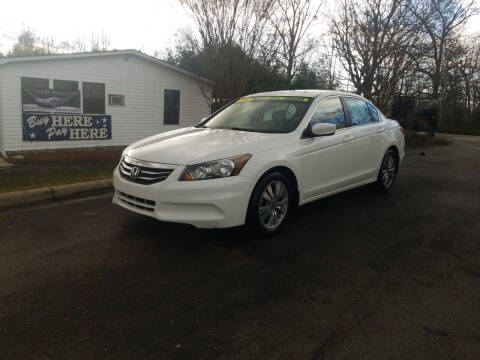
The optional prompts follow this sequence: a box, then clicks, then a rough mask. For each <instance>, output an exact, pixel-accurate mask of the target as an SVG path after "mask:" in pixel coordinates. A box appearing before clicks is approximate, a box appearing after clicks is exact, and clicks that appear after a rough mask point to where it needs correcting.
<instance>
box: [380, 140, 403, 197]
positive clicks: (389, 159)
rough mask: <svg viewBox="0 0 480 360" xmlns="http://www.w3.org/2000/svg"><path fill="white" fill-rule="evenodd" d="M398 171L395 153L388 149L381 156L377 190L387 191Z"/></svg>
mask: <svg viewBox="0 0 480 360" xmlns="http://www.w3.org/2000/svg"><path fill="white" fill-rule="evenodd" d="M397 171H398V161H397V156H396V154H395V152H394V151H393V150H392V149H388V150H387V152H386V153H385V155H384V156H383V159H382V163H381V165H380V170H379V171H378V176H377V188H378V189H379V190H381V191H388V190H390V189H391V188H392V186H393V184H394V183H395V178H396V176H397Z"/></svg>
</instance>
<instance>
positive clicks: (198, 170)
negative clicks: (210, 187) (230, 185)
mask: <svg viewBox="0 0 480 360" xmlns="http://www.w3.org/2000/svg"><path fill="white" fill-rule="evenodd" d="M251 157H252V155H250V154H243V155H239V156H234V157H231V158H227V159H221V160H215V161H209V162H205V163H201V164H195V165H188V166H187V167H186V168H185V170H184V171H183V173H182V175H181V176H180V179H179V180H180V181H191V180H206V179H215V178H223V177H228V176H235V175H238V174H239V173H240V171H241V170H242V168H243V167H244V166H245V164H246V163H247V161H248V160H249V159H250V158H251Z"/></svg>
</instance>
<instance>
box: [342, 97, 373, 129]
mask: <svg viewBox="0 0 480 360" xmlns="http://www.w3.org/2000/svg"><path fill="white" fill-rule="evenodd" d="M344 100H345V105H346V106H347V109H348V112H349V113H350V120H351V121H352V126H359V125H367V124H370V123H372V122H373V120H372V116H371V115H370V110H369V108H368V104H367V103H366V102H365V101H362V100H360V99H356V98H352V97H346V98H344Z"/></svg>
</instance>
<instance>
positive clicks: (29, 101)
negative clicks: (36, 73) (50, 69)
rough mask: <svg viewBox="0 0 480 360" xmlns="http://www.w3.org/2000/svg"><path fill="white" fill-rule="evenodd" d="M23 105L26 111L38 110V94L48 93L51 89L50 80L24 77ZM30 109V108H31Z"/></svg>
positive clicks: (22, 80)
mask: <svg viewBox="0 0 480 360" xmlns="http://www.w3.org/2000/svg"><path fill="white" fill-rule="evenodd" d="M21 85H22V105H23V110H24V111H35V110H36V107H37V105H36V100H35V99H36V96H37V93H38V92H47V91H48V89H49V84H48V79H39V78H26V77H22V79H21ZM29 107H30V108H29Z"/></svg>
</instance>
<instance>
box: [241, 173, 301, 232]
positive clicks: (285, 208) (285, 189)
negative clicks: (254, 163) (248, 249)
mask: <svg viewBox="0 0 480 360" xmlns="http://www.w3.org/2000/svg"><path fill="white" fill-rule="evenodd" d="M292 199H293V192H292V186H291V183H290V181H289V179H288V178H287V177H286V176H285V175H283V174H282V173H278V172H274V173H270V174H268V175H266V176H264V177H263V178H262V179H260V181H259V182H258V184H257V185H256V186H255V189H254V190H253V193H252V197H251V199H250V204H249V208H248V214H247V219H248V223H249V225H250V226H251V227H253V228H255V229H256V230H259V231H260V232H262V233H265V234H273V233H275V232H277V231H278V230H280V229H281V228H282V226H283V225H284V223H285V221H286V220H287V217H288V214H289V209H290V204H291V200H292Z"/></svg>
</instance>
